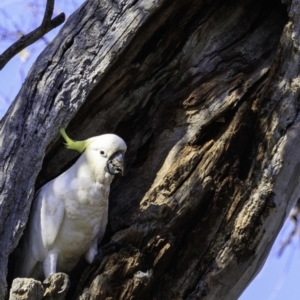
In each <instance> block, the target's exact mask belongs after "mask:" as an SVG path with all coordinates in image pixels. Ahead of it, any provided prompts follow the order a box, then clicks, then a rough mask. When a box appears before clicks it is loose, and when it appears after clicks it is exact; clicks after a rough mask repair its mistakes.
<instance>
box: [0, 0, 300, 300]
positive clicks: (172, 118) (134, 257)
mask: <svg viewBox="0 0 300 300" xmlns="http://www.w3.org/2000/svg"><path fill="white" fill-rule="evenodd" d="M299 16H300V3H298V1H296V0H294V1H289V2H288V3H285V4H282V3H281V2H280V1H279V0H277V1H276V0H273V1H270V0H262V1H254V0H246V1H238V0H226V1H224V0H223V1H221V0H211V1H204V0H203V1H201V0H185V1H174V0H172V1H171V0H153V1H149V0H139V1H136V0H131V1H130V0H123V1H121V0H118V1H110V0H102V1H97V0H88V1H87V2H86V3H85V4H84V5H83V6H82V7H81V8H80V9H79V10H78V11H77V12H76V13H75V14H73V15H72V16H71V17H70V18H69V20H68V21H67V22H66V24H65V26H64V28H63V29H62V30H61V31H60V33H59V35H58V36H57V37H56V39H55V40H54V41H53V42H52V43H51V44H50V45H49V46H48V47H47V48H46V50H45V51H44V52H43V53H42V54H41V55H40V57H39V58H38V59H37V61H36V63H35V65H34V66H33V67H32V69H31V71H30V74H29V75H28V77H27V79H26V82H25V84H24V85H23V87H22V89H21V91H20V92H19V94H18V96H17V97H16V99H15V101H14V103H13V104H12V106H11V108H10V109H9V111H8V113H7V114H6V116H5V117H4V119H3V120H2V122H1V139H0V140H1V143H2V144H1V149H0V158H1V159H0V172H1V173H0V176H1V177H0V192H1V195H0V213H1V218H0V239H1V249H2V255H1V258H0V268H1V272H0V298H3V297H4V294H5V292H6V293H7V291H6V288H7V286H6V274H7V264H8V258H9V255H10V253H11V252H12V250H13V249H14V248H15V247H16V246H17V243H18V241H19V239H20V237H21V235H22V232H23V230H24V227H25V225H26V221H27V218H28V213H29V210H30V205H31V201H32V199H33V195H34V190H35V189H36V188H38V187H40V186H41V185H42V184H43V183H45V182H47V181H48V180H49V179H51V178H53V177H54V176H57V175H58V174H59V173H61V172H62V171H63V170H64V169H65V168H67V167H69V166H70V164H71V163H72V162H73V161H74V159H75V155H76V154H75V153H73V152H71V151H69V150H67V149H65V148H64V146H63V144H62V139H61V138H60V137H59V133H58V131H59V128H61V127H66V126H67V125H68V128H67V132H68V134H69V135H70V136H71V137H72V138H74V139H76V140H80V139H85V138H88V137H91V136H94V135H99V134H102V133H106V132H114V133H116V134H118V135H120V136H121V137H122V138H123V139H124V140H125V141H126V142H127V145H128V154H127V165H128V167H127V173H126V176H125V177H124V178H121V179H117V180H115V181H114V183H113V186H112V189H111V195H110V212H109V225H108V228H107V233H106V236H105V238H104V241H103V243H106V242H108V241H119V242H122V245H123V246H122V247H121V249H119V250H116V252H115V253H112V254H110V255H107V256H105V258H104V259H103V260H102V262H101V264H99V265H94V266H91V267H87V268H85V271H84V273H83V275H82V276H81V279H80V281H79V284H78V286H77V288H76V289H75V288H74V287H73V288H71V295H70V296H69V298H70V299H122V300H124V299H172V300H173V299H205V300H206V299H230V300H232V299H236V298H237V297H238V296H239V295H240V294H241V293H242V291H243V290H244V289H245V287H246V286H247V285H248V284H249V282H250V281H251V280H252V279H253V277H254V276H255V275H256V274H257V272H258V271H259V269H260V268H261V267H262V265H263V263H264V261H265V259H266V257H267V255H268V253H269V250H270V247H271V246H272V243H273V241H274V239H275V237H276V235H277V233H278V231H279V230H280V228H281V226H282V224H283V222H284V220H285V218H286V217H287V214H288V212H289V211H290V209H291V207H292V206H293V204H294V203H295V201H296V200H298V198H299V193H300V185H299V183H298V177H299V172H300V168H299V167H298V165H299V163H300V152H299V150H298V149H299V146H300V145H299V144H300V117H299V116H298V114H299V100H298V99H299V87H300V79H299V66H300V60H299V53H300V52H299V40H300V39H299V33H300V17H299ZM79 268H80V267H79ZM80 270H81V272H82V271H83V269H80Z"/></svg>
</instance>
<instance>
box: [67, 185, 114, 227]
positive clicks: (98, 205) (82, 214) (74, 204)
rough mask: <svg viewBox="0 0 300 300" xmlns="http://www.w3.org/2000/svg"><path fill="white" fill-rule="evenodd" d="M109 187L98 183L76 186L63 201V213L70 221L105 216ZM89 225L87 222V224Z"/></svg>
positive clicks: (85, 220)
mask: <svg viewBox="0 0 300 300" xmlns="http://www.w3.org/2000/svg"><path fill="white" fill-rule="evenodd" d="M108 196H109V186H105V185H102V184H100V183H93V184H89V185H86V186H84V185H78V186H77V187H73V188H72V190H71V195H70V197H66V199H65V210H66V211H65V213H66V215H67V218H68V219H70V220H72V219H74V220H78V221H79V220H80V219H83V220H84V222H87V221H88V220H89V218H90V219H94V218H97V219H99V218H101V217H102V215H103V214H105V213H106V214H107V209H108ZM87 223H89V222H87Z"/></svg>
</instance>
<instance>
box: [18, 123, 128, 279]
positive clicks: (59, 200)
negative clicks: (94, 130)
mask: <svg viewBox="0 0 300 300" xmlns="http://www.w3.org/2000/svg"><path fill="white" fill-rule="evenodd" d="M60 132H61V134H62V136H63V137H64V139H65V141H66V146H67V148H69V149H74V150H77V151H79V152H82V155H81V156H80V157H79V159H78V160H77V161H76V163H75V164H74V165H73V166H72V167H71V168H69V169H68V170H67V171H65V172H64V173H62V174H61V175H59V176H58V177H57V178H55V179H53V180H51V181H50V182H48V183H47V184H45V185H44V186H43V187H42V188H41V189H40V190H39V191H38V192H37V193H36V195H35V199H34V203H33V207H32V211H31V214H30V219H29V224H28V226H29V227H28V228H27V230H26V233H25V236H24V240H23V249H22V252H21V259H20V262H18V266H17V272H16V273H17V276H18V277H33V278H36V279H41V277H43V275H44V277H45V278H47V277H48V276H50V275H51V274H53V273H56V272H69V271H70V270H72V269H73V268H74V266H75V265H76V263H77V262H78V260H79V258H80V257H81V256H82V255H85V258H86V260H87V261H88V262H89V263H92V262H93V260H94V258H95V256H96V254H97V250H98V248H97V247H98V243H99V242H100V240H101V239H102V237H103V234H104V231H105V228H106V224H107V214H108V196H109V190H110V184H111V182H112V180H113V178H114V175H116V174H122V175H123V173H124V154H125V151H126V148H127V147H126V144H125V142H124V141H123V140H122V139H121V138H120V137H118V136H117V135H114V134H104V135H100V136H96V137H92V138H89V139H87V140H85V141H78V142H77V141H73V140H71V139H70V138H69V137H68V136H67V134H66V133H65V131H64V130H63V129H61V131H60Z"/></svg>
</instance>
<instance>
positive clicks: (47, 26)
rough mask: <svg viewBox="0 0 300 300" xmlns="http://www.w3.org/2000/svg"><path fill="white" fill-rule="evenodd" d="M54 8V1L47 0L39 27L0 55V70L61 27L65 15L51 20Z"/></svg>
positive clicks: (62, 14)
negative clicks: (44, 36)
mask: <svg viewBox="0 0 300 300" xmlns="http://www.w3.org/2000/svg"><path fill="white" fill-rule="evenodd" d="M53 8H54V0H48V1H47V4H46V10H45V14H44V18H43V21H42V24H41V26H39V27H38V28H36V29H35V30H33V31H32V32H30V33H28V34H26V35H24V36H22V37H21V38H20V39H19V40H18V41H17V42H15V43H14V44H13V45H11V46H10V47H9V48H8V49H6V50H5V51H4V52H3V53H2V54H1V55H0V70H2V69H3V67H4V66H5V65H6V64H7V63H8V62H9V61H10V60H11V59H12V58H13V57H14V56H15V55H16V54H17V53H19V52H20V51H21V50H23V49H25V48H26V47H28V46H29V45H31V44H33V43H34V42H36V41H37V40H38V39H40V38H41V37H42V36H43V35H45V34H46V33H48V32H49V31H51V30H52V29H54V28H55V27H57V26H59V25H61V24H62V23H63V22H64V21H65V14H64V13H61V14H59V15H58V16H56V17H55V18H53V19H52V20H51V18H52V14H53Z"/></svg>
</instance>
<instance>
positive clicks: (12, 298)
mask: <svg viewBox="0 0 300 300" xmlns="http://www.w3.org/2000/svg"><path fill="white" fill-rule="evenodd" d="M43 294H44V288H43V286H42V284H41V282H40V281H38V280H34V279H32V278H16V279H15V280H14V281H13V284H12V288H11V289H10V294H9V300H42V299H43Z"/></svg>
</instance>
